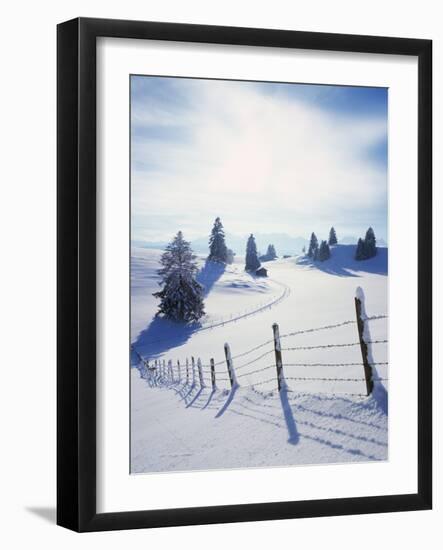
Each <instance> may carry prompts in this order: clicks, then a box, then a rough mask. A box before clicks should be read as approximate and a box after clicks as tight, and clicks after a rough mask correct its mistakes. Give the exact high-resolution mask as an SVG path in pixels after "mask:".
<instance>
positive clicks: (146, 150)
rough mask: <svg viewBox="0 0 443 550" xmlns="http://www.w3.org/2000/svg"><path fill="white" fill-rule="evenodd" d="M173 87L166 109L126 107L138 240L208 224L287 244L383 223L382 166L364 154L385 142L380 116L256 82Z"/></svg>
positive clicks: (159, 105)
mask: <svg viewBox="0 0 443 550" xmlns="http://www.w3.org/2000/svg"><path fill="white" fill-rule="evenodd" d="M146 85H147V86H149V82H147V83H146ZM168 87H169V88H168V95H167V97H168V101H164V100H163V99H162V98H161V95H160V96H159V95H158V94H157V95H156V97H155V98H147V97H145V96H141V97H139V96H138V95H137V96H135V97H134V99H133V106H132V125H133V130H134V134H133V139H132V212H133V217H134V221H135V223H134V227H136V228H137V229H136V233H137V234H135V235H134V234H133V238H134V239H140V238H144V239H148V240H150V238H151V236H154V235H155V236H156V238H158V237H159V236H160V235H163V238H164V239H165V240H166V239H168V238H169V237H170V236H171V234H172V233H174V232H175V231H176V230H177V229H178V228H183V229H186V231H187V233H188V237H189V238H193V237H196V236H202V235H205V234H206V233H207V232H208V227H210V224H211V223H212V218H214V217H215V216H221V217H222V219H223V221H224V224H225V227H227V228H229V231H230V232H234V233H235V232H237V233H241V234H243V233H247V232H254V231H260V232H262V233H264V232H275V231H278V232H286V233H289V234H291V235H297V234H305V233H307V232H309V231H311V230H312V229H316V227H318V225H321V226H322V225H323V224H326V225H327V224H330V223H334V224H337V225H339V224H342V226H343V231H346V228H347V227H349V228H350V227H355V226H356V224H357V226H358V224H366V223H371V221H370V220H371V219H378V220H379V219H383V218H385V217H386V192H387V174H386V167H385V165H384V164H383V163H378V162H376V161H374V159H373V158H371V156H370V155H369V154H368V152H369V151H371V150H373V149H374V148H375V147H376V146H377V145H379V144H380V143H381V142H383V141H384V140H386V133H387V121H386V117H383V116H378V117H376V116H374V115H371V116H364V115H363V116H362V115H361V114H359V115H358V116H356V115H354V114H349V113H342V112H334V110H331V109H328V110H325V109H322V108H321V107H319V106H318V105H316V103H315V102H313V103H309V102H307V101H304V100H301V99H299V98H297V97H289V96H288V95H284V94H273V95H271V94H266V93H264V90H263V85H257V86H254V85H253V84H251V83H248V84H247V85H245V84H244V83H239V82H224V81H204V80H182V79H177V80H174V81H168ZM174 93H176V94H177V98H178V100H177V102H174V101H173V100H172V99H171V98H174ZM159 127H162V128H166V130H163V131H162V132H161V135H160V134H159V132H158V131H156V129H157V128H159ZM150 213H161V218H159V217H155V216H153V217H150ZM158 219H161V220H162V223H161V224H158V226H156V220H158ZM168 220H169V223H168ZM316 224H317V225H316ZM160 225H161V227H159V226H160ZM183 226H184V227H183Z"/></svg>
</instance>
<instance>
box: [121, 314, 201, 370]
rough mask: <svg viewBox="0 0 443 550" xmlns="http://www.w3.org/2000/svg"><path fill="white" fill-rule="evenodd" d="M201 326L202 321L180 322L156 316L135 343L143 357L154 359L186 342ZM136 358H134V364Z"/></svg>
mask: <svg viewBox="0 0 443 550" xmlns="http://www.w3.org/2000/svg"><path fill="white" fill-rule="evenodd" d="M200 328H201V325H200V323H179V322H175V321H171V320H170V319H164V318H163V317H155V318H154V319H153V320H152V321H151V323H150V324H149V325H148V327H147V328H146V329H145V330H143V331H142V332H141V333H140V334H139V336H138V338H137V340H136V341H135V342H134V343H133V346H134V348H135V349H136V350H137V352H138V353H139V354H140V355H142V356H143V357H145V358H147V359H149V360H152V359H156V358H157V357H159V356H160V355H162V354H164V353H165V352H167V351H169V350H171V349H172V348H176V347H178V346H181V345H183V344H185V343H186V342H187V341H188V340H189V338H190V337H191V336H192V334H193V333H194V332H196V331H197V330H199V329H200ZM134 360H136V358H134V359H133V363H132V364H133V365H134V364H135V363H134Z"/></svg>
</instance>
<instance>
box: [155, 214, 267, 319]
mask: <svg viewBox="0 0 443 550" xmlns="http://www.w3.org/2000/svg"><path fill="white" fill-rule="evenodd" d="M267 254H268V255H269V258H270V259H274V258H276V257H277V254H276V251H275V247H274V246H273V245H269V247H268V252H267ZM234 256H235V254H234V252H233V251H232V250H230V249H229V248H228V247H227V246H226V240H225V232H224V229H223V224H222V222H221V220H220V218H218V217H217V218H216V219H215V222H214V226H213V228H212V230H211V234H210V237H209V255H208V258H207V259H208V260H209V261H211V262H218V263H223V264H227V263H232V262H233V261H234ZM160 264H161V268H160V269H159V270H158V271H157V273H158V275H159V276H160V282H159V285H160V287H161V290H159V291H158V292H155V293H154V296H155V297H156V298H158V299H159V300H160V304H159V306H158V311H157V315H162V316H164V317H166V318H168V319H171V320H174V321H181V322H192V321H198V319H200V318H201V317H202V316H203V315H204V313H205V311H204V301H203V296H204V288H203V286H202V285H201V284H200V283H199V282H198V281H197V279H196V276H197V272H198V266H197V263H196V256H195V255H194V253H193V252H192V249H191V245H190V243H189V242H188V241H186V240H185V239H184V237H183V233H182V232H181V231H179V232H178V233H177V235H176V236H175V237H174V238H173V240H172V241H171V242H170V243H169V244H168V245H167V247H166V249H165V251H164V253H163V254H162V256H161V259H160ZM259 267H260V260H259V259H258V253H257V245H256V243H255V238H254V235H252V234H251V235H250V236H249V238H248V241H247V244H246V264H245V270H246V271H251V272H255V271H256V270H257V269H258V268H259Z"/></svg>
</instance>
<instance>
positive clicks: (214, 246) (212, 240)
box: [208, 218, 228, 263]
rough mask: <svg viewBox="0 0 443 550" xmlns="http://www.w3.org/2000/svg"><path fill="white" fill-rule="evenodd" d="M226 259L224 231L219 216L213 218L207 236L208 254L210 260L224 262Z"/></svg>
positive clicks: (226, 249)
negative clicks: (209, 233)
mask: <svg viewBox="0 0 443 550" xmlns="http://www.w3.org/2000/svg"><path fill="white" fill-rule="evenodd" d="M227 259H228V248H227V246H226V243H225V232H224V230H223V224H222V222H221V220H220V218H215V222H214V227H213V228H212V231H211V236H210V237H209V256H208V260H210V261H212V262H221V263H226V262H227Z"/></svg>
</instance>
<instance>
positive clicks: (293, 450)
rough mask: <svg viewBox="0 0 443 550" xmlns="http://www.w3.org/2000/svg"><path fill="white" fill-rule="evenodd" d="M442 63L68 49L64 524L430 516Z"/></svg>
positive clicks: (367, 55) (130, 41) (62, 195)
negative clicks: (434, 182) (436, 136)
mask: <svg viewBox="0 0 443 550" xmlns="http://www.w3.org/2000/svg"><path fill="white" fill-rule="evenodd" d="M431 52H432V49H431V41H429V40H416V39H406V38H387V37H370V36H353V35H334V34H322V33H306V32H296V31H285V30H265V29H252V28H227V27H216V26H199V25H184V24H183V25H182V24H172V23H152V22H137V21H114V20H104V19H82V18H80V19H75V20H72V21H68V22H65V23H62V24H60V25H59V26H58V172H57V178H58V512H57V517H58V520H57V521H58V523H59V525H62V526H64V527H68V528H70V529H74V530H77V531H96V530H110V529H129V528H141V527H160V526H174V525H186V524H208V523H221V522H238V521H252V520H266V519H283V518H298V517H313V516H325V515H343V514H361V513H373V512H390V511H404V510H419V509H429V508H430V507H431V505H432V497H431V495H432V444H431V435H432V425H431V410H432V384H431V380H432V377H431V361H432V355H431V354H432V345H431V344H432V314H431V313H432V309H431V299H432V295H431V292H432V291H431V283H432V275H431V268H432V263H431V248H432V241H431V239H432V235H431V226H432V223H431V214H432V210H431V196H432V192H431V173H432V170H431V165H432V149H431V136H432V126H431V104H432V95H431V94H432V87H431V74H432V68H431V67H432V53H431Z"/></svg>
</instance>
